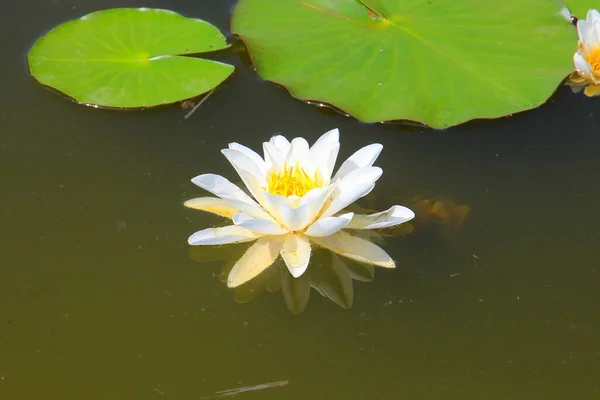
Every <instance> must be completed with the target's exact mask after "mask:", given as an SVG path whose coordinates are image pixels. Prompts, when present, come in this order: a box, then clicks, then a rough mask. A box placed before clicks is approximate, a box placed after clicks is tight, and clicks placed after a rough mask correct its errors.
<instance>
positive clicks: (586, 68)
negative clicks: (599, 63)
mask: <svg viewBox="0 0 600 400" xmlns="http://www.w3.org/2000/svg"><path fill="white" fill-rule="evenodd" d="M573 62H574V63H575V69H576V70H577V71H578V72H579V73H580V74H582V75H584V76H585V77H586V78H588V79H592V66H591V65H590V64H589V63H588V62H587V61H586V60H585V58H583V56H582V55H581V54H579V52H577V53H575V55H574V56H573Z"/></svg>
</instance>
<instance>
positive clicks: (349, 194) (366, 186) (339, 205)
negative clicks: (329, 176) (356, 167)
mask: <svg viewBox="0 0 600 400" xmlns="http://www.w3.org/2000/svg"><path fill="white" fill-rule="evenodd" d="M374 187H375V184H374V183H360V184H358V185H355V186H350V187H345V188H344V190H341V191H340V192H339V194H338V195H337V196H336V197H335V198H334V199H333V201H332V202H331V203H330V204H329V207H327V209H326V210H325V211H324V212H323V217H330V216H332V215H334V214H335V213H337V212H338V211H340V210H343V209H344V208H346V207H348V206H349V205H350V204H352V203H354V202H355V201H356V200H358V199H360V198H361V197H364V196H366V195H368V194H369V193H370V192H371V190H373V188H374Z"/></svg>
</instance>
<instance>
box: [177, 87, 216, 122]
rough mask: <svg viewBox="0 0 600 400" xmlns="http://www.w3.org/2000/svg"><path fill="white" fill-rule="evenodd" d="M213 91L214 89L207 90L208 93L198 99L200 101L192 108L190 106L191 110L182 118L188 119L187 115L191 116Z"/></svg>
mask: <svg viewBox="0 0 600 400" xmlns="http://www.w3.org/2000/svg"><path fill="white" fill-rule="evenodd" d="M214 91H215V89H213V90H211V91H210V92H208V93H207V94H206V96H204V97H203V98H202V100H200V101H199V102H198V104H196V106H195V107H194V108H192V110H191V111H190V112H189V113H187V114H186V115H185V117H183V118H185V119H188V118H189V117H191V116H192V114H193V113H194V112H195V111H196V110H197V109H198V107H200V106H201V105H202V103H204V102H205V101H206V99H208V97H209V96H210V95H211V94H212V93H213V92H214Z"/></svg>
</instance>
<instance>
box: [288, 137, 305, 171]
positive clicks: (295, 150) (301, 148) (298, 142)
mask: <svg viewBox="0 0 600 400" xmlns="http://www.w3.org/2000/svg"><path fill="white" fill-rule="evenodd" d="M308 155H309V152H308V142H307V141H306V139H304V138H301V137H297V138H294V139H293V140H292V143H291V144H290V149H289V150H288V152H287V154H286V156H285V162H286V163H287V165H296V164H297V163H304V164H305V163H306V162H307V161H308V160H309V157H308Z"/></svg>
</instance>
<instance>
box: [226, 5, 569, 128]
mask: <svg viewBox="0 0 600 400" xmlns="http://www.w3.org/2000/svg"><path fill="white" fill-rule="evenodd" d="M562 7H563V4H562V2H561V1H558V0H556V1H555V0H502V1H498V0H469V1H467V0H364V1H357V0H335V1H333V0H240V1H239V2H238V5H237V6H236V8H235V10H234V15H233V20H232V31H233V32H234V33H235V34H237V35H239V36H240V37H241V38H242V39H243V40H244V42H245V43H246V45H247V46H248V49H249V52H250V54H251V56H252V59H253V61H254V63H255V67H256V69H257V73H258V74H259V76H260V77H261V78H263V79H266V80H270V81H274V82H277V83H279V84H281V85H283V86H285V87H286V88H287V89H288V90H289V91H290V92H291V93H292V94H293V95H294V96H296V97H298V98H300V99H303V100H314V101H322V102H326V103H329V104H332V105H334V106H337V107H338V108H340V109H342V110H344V111H346V112H348V113H350V114H351V115H353V116H354V117H356V118H357V119H359V120H361V121H364V122H375V121H385V120H395V119H408V120H413V121H419V122H422V123H425V124H427V125H430V126H432V127H435V128H444V127H448V126H451V125H455V124H459V123H461V122H464V121H467V120H471V119H474V118H496V117H500V116H504V115H509V114H512V113H515V112H518V111H523V110H527V109H531V108H535V107H537V106H539V105H541V104H543V103H544V102H545V101H546V100H547V99H548V98H549V97H550V96H551V95H552V93H553V92H554V91H555V89H556V87H557V86H558V85H559V84H560V83H561V81H562V80H563V78H564V77H565V76H567V75H568V74H569V73H570V72H571V71H572V69H573V61H572V56H573V52H574V51H575V50H576V48H577V34H576V32H575V31H574V29H573V27H572V26H571V25H570V24H569V23H568V22H567V21H566V20H565V19H564V17H563V16H562V15H561V13H560V10H561V9H562Z"/></svg>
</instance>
